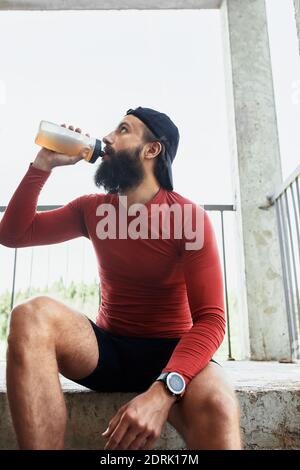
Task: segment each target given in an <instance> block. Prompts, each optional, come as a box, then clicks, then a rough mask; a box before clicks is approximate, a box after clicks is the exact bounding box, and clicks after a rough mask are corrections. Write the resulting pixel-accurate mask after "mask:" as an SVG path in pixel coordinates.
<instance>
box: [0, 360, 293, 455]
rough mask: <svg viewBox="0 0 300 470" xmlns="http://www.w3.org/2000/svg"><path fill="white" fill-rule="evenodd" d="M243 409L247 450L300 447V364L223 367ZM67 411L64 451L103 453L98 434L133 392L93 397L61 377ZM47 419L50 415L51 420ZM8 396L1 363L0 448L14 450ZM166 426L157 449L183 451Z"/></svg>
mask: <svg viewBox="0 0 300 470" xmlns="http://www.w3.org/2000/svg"><path fill="white" fill-rule="evenodd" d="M222 365H223V367H224V369H225V370H226V371H227V373H228V375H229V376H230V377H231V379H232V382H233V384H234V386H235V389H236V392H237V395H238V398H239V401H240V405H241V428H242V433H243V439H244V445H245V448H246V449H300V364H279V363H277V362H253V361H251V362H249V361H230V362H224V363H222ZM60 380H61V384H62V387H63V391H64V395H65V399H66V403H67V409H68V427H67V433H66V449H103V447H104V444H105V442H104V439H102V438H101V432H102V431H104V430H105V429H106V427H107V424H108V422H109V420H110V419H111V418H112V417H113V416H114V415H115V414H116V412H117V411H118V409H119V408H120V406H122V405H123V404H125V403H127V402H128V401H129V400H131V399H132V398H133V397H134V396H136V394H135V393H96V392H93V391H90V390H88V389H86V388H84V387H81V386H80V385H77V384H75V383H74V382H72V381H70V380H67V379H65V378H64V377H62V376H61V377H60ZM49 419H51V417H50V416H49ZM16 448H17V445H16V439H15V434H14V431H13V427H12V422H11V417H10V413H9V407H8V402H7V396H6V385H5V363H3V362H2V363H0V449H16ZM185 448H186V447H185V443H184V441H183V440H182V438H181V437H180V436H179V435H178V433H177V431H175V429H174V428H173V427H172V426H171V425H170V424H169V423H166V424H165V426H164V428H163V432H162V434H161V437H160V439H159V441H158V442H157V444H156V447H155V449H185Z"/></svg>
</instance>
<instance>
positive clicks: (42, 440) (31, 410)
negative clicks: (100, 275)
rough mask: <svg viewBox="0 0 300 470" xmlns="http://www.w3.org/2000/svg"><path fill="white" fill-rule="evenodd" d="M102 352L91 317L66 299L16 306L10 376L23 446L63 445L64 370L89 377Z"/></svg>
mask: <svg viewBox="0 0 300 470" xmlns="http://www.w3.org/2000/svg"><path fill="white" fill-rule="evenodd" d="M98 358H99V351H98V344H97V340H96V337H95V334H94V331H93V329H92V326H91V324H90V322H89V321H88V319H87V318H86V317H85V316H84V315H82V314H80V313H79V312H77V311H76V310H73V309H71V308H69V307H67V306H66V305H65V304H63V303H62V302H59V301H57V300H55V299H52V298H51V297H47V296H38V297H35V298H33V299H30V300H29V301H27V302H24V303H22V304H19V305H17V306H16V307H15V308H14V309H13V310H12V314H11V322H10V331H9V337H8V349H7V373H6V379H7V394H8V400H9V405H10V410H11V415H12V420H13V424H14V428H15V431H16V435H17V439H18V443H19V447H20V448H21V449H63V447H64V435H65V428H66V419H67V413H66V405H65V401H64V397H63V392H62V389H61V386H60V381H59V375H58V373H59V372H60V373H62V374H63V375H64V376H66V377H68V378H69V379H74V380H76V379H80V378H83V377H86V376H87V375H89V374H90V373H91V372H92V371H93V370H94V369H95V367H96V366H97V363H98Z"/></svg>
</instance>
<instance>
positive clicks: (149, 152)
mask: <svg viewBox="0 0 300 470" xmlns="http://www.w3.org/2000/svg"><path fill="white" fill-rule="evenodd" d="M161 149H162V146H161V143H160V142H158V141H154V142H147V144H146V146H145V151H144V157H145V158H147V159H152V158H155V157H156V156H157V155H159V154H160V152H161Z"/></svg>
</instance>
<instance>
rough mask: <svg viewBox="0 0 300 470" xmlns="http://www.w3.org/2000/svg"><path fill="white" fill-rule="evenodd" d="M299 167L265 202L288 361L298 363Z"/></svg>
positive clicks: (299, 283) (299, 313)
mask: <svg viewBox="0 0 300 470" xmlns="http://www.w3.org/2000/svg"><path fill="white" fill-rule="evenodd" d="M299 176H300V165H299V166H298V167H297V168H296V169H295V171H294V172H293V173H292V174H291V175H290V176H289V177H288V178H287V179H286V180H285V181H284V182H283V183H282V184H280V186H279V187H278V188H277V189H276V190H275V192H274V193H273V194H272V195H268V196H267V199H268V202H269V205H268V206H266V208H267V207H270V206H272V205H274V204H275V209H276V217H277V227H278V234H279V243H280V253H281V264H282V271H283V283H284V294H285V303H286V311H287V319H288V328H289V336H290V347H291V356H292V359H296V360H299V359H300V294H299V285H300V191H299Z"/></svg>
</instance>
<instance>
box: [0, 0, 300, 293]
mask: <svg viewBox="0 0 300 470" xmlns="http://www.w3.org/2000/svg"><path fill="white" fill-rule="evenodd" d="M267 6H268V14H269V22H270V23H269V30H270V39H271V49H272V50H271V52H272V61H273V66H274V85H275V91H276V101H277V112H278V122H279V130H280V145H281V155H282V169H283V177H284V178H286V177H287V176H288V175H289V174H290V173H291V172H292V171H293V170H294V169H295V167H296V166H297V164H299V148H300V133H299V118H300V103H299V104H295V103H293V101H292V85H293V83H294V82H295V81H297V80H300V62H299V59H298V44H297V38H296V29H295V22H294V18H293V10H292V0H285V1H284V2H283V1H282V0H268V1H267ZM219 20H220V18H219V13H218V11H209V10H206V11H203V10H202V11H196V10H183V11H178V10H173V11H172V10H171V11H170V10H164V11H126V12H124V11H123V12H122V11H104V12H101V11H92V12H88V11H84V12H79V11H73V12H1V14H0V44H1V54H0V139H1V155H2V158H1V159H0V188H1V198H0V205H6V204H7V203H8V201H9V199H10V198H11V196H12V194H13V192H14V190H15V189H16V187H17V185H18V183H19V182H20V180H21V178H22V177H23V176H24V174H25V172H26V171H27V168H28V165H29V163H30V161H33V160H34V158H35V155H36V153H37V152H38V150H39V147H37V146H36V145H35V143H34V138H35V135H36V132H37V129H38V125H39V122H40V120H42V119H45V120H49V121H53V122H57V123H62V122H66V123H68V124H74V125H75V126H79V127H81V128H82V129H83V131H84V132H89V133H90V134H91V135H92V136H95V137H98V138H100V139H102V138H103V136H104V135H106V134H107V133H108V132H110V131H111V130H112V129H114V128H115V127H116V126H117V124H118V123H119V122H120V120H121V119H122V117H123V116H124V115H125V113H126V111H127V109H129V108H133V107H136V106H147V107H151V108H154V109H157V110H159V111H162V112H165V113H166V114H168V115H169V116H170V117H171V118H172V119H173V120H174V122H175V124H176V125H177V126H178V128H179V130H180V135H181V140H180V145H179V149H178V153H177V156H176V159H175V161H174V164H173V174H174V182H175V188H174V189H175V191H177V192H179V193H180V194H182V195H184V196H186V197H188V198H190V199H192V200H194V201H196V202H198V203H200V204H204V203H211V204H212V203H216V204H230V203H232V202H233V196H232V191H231V183H230V179H231V175H230V156H229V150H228V140H227V120H226V101H225V85H224V71H223V62H222V36H221V30H220V21H219ZM96 165H97V163H96ZM96 165H91V164H89V163H86V162H85V161H81V162H79V163H78V164H77V165H74V166H66V167H60V168H55V169H54V170H53V172H52V175H51V177H50V178H49V179H48V181H47V182H46V185H45V186H44V188H43V190H42V193H41V195H40V198H39V204H65V203H67V202H68V201H70V200H72V199H74V198H76V197H77V196H79V195H81V194H88V193H95V192H98V191H99V189H98V188H96V186H95V185H94V183H93V178H92V177H93V174H94V172H95V169H96ZM6 251H7V250H6ZM11 251H12V250H11ZM1 253H2V250H1ZM1 256H2V254H1ZM2 260H3V257H2ZM40 261H41V260H40ZM27 264H28V263H27ZM10 265H11V263H10ZM2 266H3V265H2ZM18 269H19V268H18ZM9 278H10V276H7V282H8V281H9ZM2 279H3V278H2ZM3 280H4V279H3ZM3 286H4V284H2V287H3Z"/></svg>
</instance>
